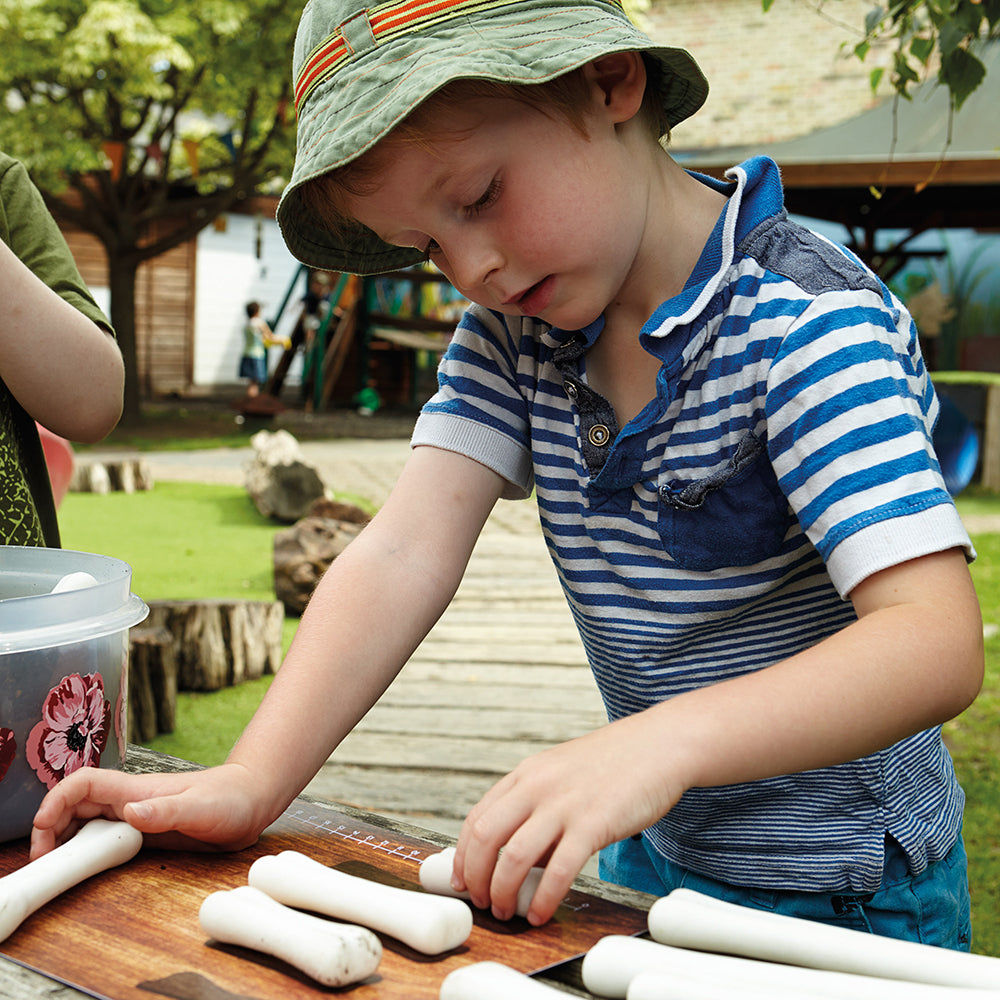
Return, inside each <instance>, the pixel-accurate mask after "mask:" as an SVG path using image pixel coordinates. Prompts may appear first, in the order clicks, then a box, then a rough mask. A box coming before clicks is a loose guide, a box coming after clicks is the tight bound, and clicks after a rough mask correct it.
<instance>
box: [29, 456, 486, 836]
mask: <svg viewBox="0 0 1000 1000" xmlns="http://www.w3.org/2000/svg"><path fill="white" fill-rule="evenodd" d="M502 486H503V480H502V479H501V477H500V476H498V475H497V474H496V473H494V472H492V471H491V470H489V469H487V468H486V467H485V466H483V465H480V464H479V463H477V462H474V461H472V460H471V459H467V458H464V457H462V456H459V455H457V454H454V453H451V452H446V451H441V450H439V449H436V448H427V447H422V448H415V449H414V451H413V452H412V454H411V456H410V458H409V460H408V461H407V464H406V467H405V468H404V470H403V473H402V475H401V477H400V479H399V482H398V483H397V485H396V487H395V488H394V490H393V492H392V495H391V496H390V497H389V499H388V500H387V501H386V503H385V505H384V506H383V507H382V509H381V510H380V511H379V513H378V514H377V515H376V516H375V517H374V518H373V520H372V521H371V523H370V524H369V525H368V526H367V527H366V528H365V529H364V530H363V531H362V532H361V534H360V535H359V536H358V537H357V538H356V539H355V540H354V541H353V542H351V544H350V545H349V546H348V547H347V548H346V549H345V550H344V552H343V553H342V554H341V555H340V556H338V557H337V559H336V560H335V561H334V562H333V564H332V565H331V567H330V569H329V570H328V571H327V573H326V574H325V576H324V577H323V579H322V580H321V581H320V584H319V586H318V587H317V589H316V592H315V593H314V594H313V597H312V600H311V601H310V603H309V605H308V607H307V608H306V610H305V613H304V614H303V616H302V621H301V623H300V625H299V628H298V631H297V632H296V635H295V639H294V641H293V643H292V646H291V649H290V650H289V652H288V655H287V657H286V658H285V661H284V663H283V664H282V666H281V668H280V670H279V671H278V673H277V675H276V677H275V679H274V681H273V683H272V685H271V687H270V689H269V691H268V693H267V695H266V696H265V697H264V700H263V701H262V703H261V705H260V707H259V708H258V710H257V712H256V713H255V715H254V717H253V719H252V720H251V721H250V723H249V724H248V726H247V728H246V730H245V732H244V733H243V735H242V737H241V738H240V740H239V741H238V743H237V744H236V747H235V748H234V749H233V751H232V753H231V754H230V756H229V759H228V761H227V762H226V764H224V765H223V766H222V767H219V768H212V769H210V770H208V771H203V772H195V773H191V774H183V775H176V774H174V775H134V776H130V775H123V774H121V773H118V772H114V771H101V770H89V771H86V772H84V771H81V772H77V773H76V774H73V775H70V776H69V777H67V778H66V779H64V780H63V781H62V782H60V783H59V784H58V785H57V786H56V787H55V788H54V789H53V790H52V791H51V792H49V794H48V795H47V796H46V798H45V800H44V801H43V803H42V805H41V806H40V807H39V810H38V813H37V815H36V817H35V829H34V831H33V833H32V853H33V856H37V855H39V854H42V853H44V852H45V851H47V850H50V849H51V848H52V847H54V846H55V844H56V843H57V842H58V841H59V840H60V839H62V838H63V837H64V835H65V834H66V833H68V832H70V833H71V832H72V830H73V829H74V828H75V826H76V825H77V824H78V822H79V821H80V820H84V819H88V818H92V817H93V816H96V815H102V816H108V817H111V818H124V819H125V820H127V821H128V822H129V823H131V824H132V825H133V826H135V827H137V828H138V829H140V830H142V831H143V832H144V833H146V834H148V835H152V834H166V836H164V837H159V838H150V839H151V842H156V843H158V844H159V845H161V846H181V845H187V846H190V845H191V842H192V841H195V842H200V843H202V844H205V843H209V844H213V845H218V846H222V847H226V848H239V847H243V846H246V845H247V844H250V843H252V842H253V841H254V840H255V839H256V838H257V836H258V835H259V833H260V832H261V831H262V830H263V829H264V827H266V826H267V825H268V824H269V823H271V822H272V821H273V820H274V819H275V818H276V817H277V816H279V815H280V813H281V812H282V810H283V809H284V808H285V807H286V806H287V805H288V803H289V802H291V800H292V799H293V798H294V797H295V796H296V795H297V794H298V793H299V792H300V791H301V790H302V789H303V788H304V787H305V785H306V784H307V783H308V782H309V781H310V779H311V778H312V777H313V776H314V775H315V774H316V772H317V771H318V770H319V768H320V766H321V765H322V764H323V762H324V761H325V760H326V759H327V757H328V756H329V755H330V753H331V752H332V751H333V750H334V748H335V747H336V746H337V745H338V744H339V743H340V741H341V740H342V739H343V738H344V737H345V736H346V735H347V734H348V733H349V732H350V730H351V729H352V728H353V727H354V725H355V724H356V723H357V722H358V721H359V720H360V719H361V717H362V716H363V715H364V714H365V712H367V711H368V709H369V708H370V707H371V706H372V705H373V704H374V703H375V702H376V701H377V700H378V698H379V696H380V695H381V694H382V692H383V691H384V690H385V688H386V687H388V685H389V683H390V682H391V681H392V679H393V678H394V677H395V676H396V674H397V673H398V672H399V670H400V668H401V667H402V666H403V664H404V663H405V662H406V660H407V659H408V658H409V656H410V654H411V653H412V652H413V650H414V649H415V648H416V646H417V645H418V644H419V643H420V641H421V640H422V639H423V637H424V636H425V635H426V633H427V632H428V630H429V629H430V628H431V626H432V625H433V624H434V623H435V621H436V620H437V619H438V617H439V616H440V615H441V613H442V612H443V611H444V609H445V607H446V606H447V604H448V602H449V601H450V600H451V598H452V596H453V595H454V593H455V590H456V589H457V587H458V584H459V582H460V580H461V578H462V574H463V572H464V570H465V567H466V564H467V563H468V560H469V556H470V555H471V553H472V549H473V546H474V545H475V542H476V539H477V537H478V535H479V532H480V530H481V528H482V526H483V523H484V522H485V520H486V517H487V516H488V515H489V512H490V510H491V509H492V507H493V505H494V503H495V502H496V500H497V498H498V496H499V495H500V492H501V489H502Z"/></svg>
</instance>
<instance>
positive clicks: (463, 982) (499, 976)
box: [438, 962, 566, 1000]
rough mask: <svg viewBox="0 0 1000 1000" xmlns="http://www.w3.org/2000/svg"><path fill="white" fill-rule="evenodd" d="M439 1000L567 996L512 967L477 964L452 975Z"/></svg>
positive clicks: (554, 999)
mask: <svg viewBox="0 0 1000 1000" xmlns="http://www.w3.org/2000/svg"><path fill="white" fill-rule="evenodd" d="M438 1000H566V994H565V993H564V992H563V991H562V990H557V989H553V988H552V987H551V986H546V985H545V984H544V983H540V982H538V981H537V980H535V979H532V978H531V976H526V975H525V974H524V973H523V972H518V971H517V970H516V969H512V968H510V966H508V965H501V964H500V963H499V962H476V963H474V964H473V965H463V966H462V968H460V969H455V971H454V972H449V973H448V975H447V976H445V978H444V982H443V983H441V991H440V992H439V993H438Z"/></svg>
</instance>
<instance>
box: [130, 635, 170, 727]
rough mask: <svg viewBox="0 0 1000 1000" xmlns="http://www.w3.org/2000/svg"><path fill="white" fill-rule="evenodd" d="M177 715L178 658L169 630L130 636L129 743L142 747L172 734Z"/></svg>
mask: <svg viewBox="0 0 1000 1000" xmlns="http://www.w3.org/2000/svg"><path fill="white" fill-rule="evenodd" d="M176 712H177V657H176V655H175V652H174V637H173V636H172V635H171V634H170V632H169V631H168V630H167V629H165V628H156V627H150V626H148V625H142V626H139V627H137V628H133V629H132V630H131V631H130V632H129V662H128V741H129V743H138V744H142V743H145V742H147V741H148V740H151V739H153V737H154V736H156V735H157V734H159V733H172V732H173V731H174V721H175V717H176Z"/></svg>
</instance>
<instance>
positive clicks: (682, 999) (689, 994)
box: [626, 972, 849, 1000]
mask: <svg viewBox="0 0 1000 1000" xmlns="http://www.w3.org/2000/svg"><path fill="white" fill-rule="evenodd" d="M840 996H841V997H843V998H845V1000H846V998H847V997H848V996H849V994H847V993H842V994H840ZM626 1000H827V997H826V996H825V995H824V994H822V993H810V992H805V991H803V990H799V989H793V990H792V991H790V992H788V991H785V990H783V989H774V988H773V987H770V986H750V985H748V984H747V983H741V982H736V981H731V980H727V981H725V982H719V981H718V980H708V979H702V978H701V977H700V976H693V975H687V974H685V973H681V974H680V975H678V974H676V973H673V972H671V973H667V974H664V973H656V972H641V973H640V974H639V975H638V976H636V977H635V979H633V980H632V982H630V983H629V984H628V993H627V994H626Z"/></svg>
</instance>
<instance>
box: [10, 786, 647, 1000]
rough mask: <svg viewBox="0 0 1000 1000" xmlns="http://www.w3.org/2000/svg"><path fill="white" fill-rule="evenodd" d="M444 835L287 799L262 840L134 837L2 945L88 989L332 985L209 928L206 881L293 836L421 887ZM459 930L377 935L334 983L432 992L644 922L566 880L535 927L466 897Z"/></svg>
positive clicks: (202, 993) (235, 881)
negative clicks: (217, 940)
mask: <svg viewBox="0 0 1000 1000" xmlns="http://www.w3.org/2000/svg"><path fill="white" fill-rule="evenodd" d="M439 848H440V845H439V844H437V843H435V842H433V841H430V840H424V839H421V838H417V837H413V836H411V835H409V834H406V833H402V832H400V831H399V830H398V829H396V828H394V827H393V826H392V824H389V823H382V822H380V821H378V820H377V817H367V818H360V817H359V816H358V814H356V813H353V814H352V813H349V812H345V811H344V810H342V809H334V808H331V807H329V806H326V805H321V804H318V803H314V802H310V801H308V800H305V799H299V800H296V802H295V803H293V805H292V806H291V807H289V809H288V810H287V811H286V812H285V814H284V815H283V816H282V817H281V819H279V821H278V822H277V823H276V824H274V825H273V826H272V827H271V828H270V829H269V830H268V832H267V833H266V834H265V836H264V837H263V838H262V839H261V841H260V843H259V844H257V845H256V846H255V847H252V848H249V849H247V850H246V851H241V852H239V853H237V854H212V853H207V854H196V853H187V852H167V851H154V850H150V849H144V850H143V851H141V852H140V853H139V855H138V856H137V857H136V858H134V859H133V860H132V861H130V862H128V863H127V864H125V865H123V866H121V867H119V868H116V869H112V870H111V871H108V872H104V873H102V874H100V875H98V876H95V877H94V878H91V879H88V880H87V881H86V882H84V883H82V884H81V885H79V886H76V887H75V888H73V889H71V890H70V891H69V892H67V893H64V894H63V895H62V896H60V897H58V898H57V899H55V900H53V901H52V902H51V903H49V904H48V905H47V906H45V907H43V908H42V909H41V910H39V911H38V912H37V913H35V914H34V915H33V916H31V917H29V918H28V920H26V921H25V922H24V923H23V924H22V925H21V927H20V928H19V929H18V930H17V931H15V932H14V934H12V935H11V936H10V937H9V938H8V939H7V940H6V941H5V942H3V943H2V944H0V952H2V953H3V954H4V955H6V956H8V957H10V958H12V959H14V960H16V961H19V962H22V963H25V964H27V965H29V966H31V967H33V968H36V969H39V970H42V971H44V972H45V973H46V974H48V975H51V976H54V977H58V978H59V979H61V980H63V981H64V982H66V983H69V984H73V985H76V986H78V987H80V988H81V989H84V990H87V991H89V992H91V993H92V994H95V995H99V996H104V997H111V998H114V1000H149V998H150V995H156V994H159V995H161V996H163V995H166V996H173V997H176V998H181V1000H197V998H199V997H206V996H212V995H215V996H219V995H220V994H219V992H218V991H219V990H222V991H225V993H228V994H235V995H236V996H239V997H254V998H257V1000H269V998H274V1000H313V998H317V997H324V996H329V995H330V993H329V991H328V990H325V989H323V988H320V987H318V986H317V985H315V984H314V983H312V982H311V981H310V980H308V979H307V978H306V977H304V976H302V975H301V974H300V973H298V972H297V971H296V970H294V969H292V968H291V967H289V966H287V965H285V964H284V963H282V962H279V961H277V960H272V959H269V958H266V957H265V956H261V955H258V954H256V953H253V952H249V951H247V950H244V949H239V948H234V947H229V946H219V945H215V944H214V943H212V942H210V941H209V940H208V939H207V938H206V936H205V935H204V934H203V933H202V932H201V929H200V927H199V924H198V918H197V914H198V908H199V907H200V905H201V902H202V900H203V899H204V898H205V896H206V895H208V894H209V893H210V892H212V891H215V890H217V889H226V888H235V887H236V886H238V885H242V884H245V881H246V872H247V869H248V868H249V866H250V864H251V863H252V861H253V860H255V859H256V858H257V857H260V856H262V855H264V854H273V853H276V852H278V851H280V850H289V849H291V850H299V851H302V852H303V853H306V854H308V855H309V856H310V857H313V858H315V859H316V860H319V861H320V862H322V863H323V864H327V865H330V866H334V867H342V868H345V869H346V870H349V871H352V872H353V873H356V874H361V875H362V876H363V877H370V878H373V879H377V880H379V881H391V882H401V883H404V884H406V885H408V886H410V887H412V888H415V889H418V888H419V886H418V876H417V872H418V868H419V864H420V862H421V861H422V860H423V859H424V858H426V857H427V856H428V855H430V854H432V853H435V852H436V851H437V850H438V849H439ZM26 859H27V844H26V842H23V841H15V842H13V843H11V844H8V845H3V846H2V847H0V874H6V873H8V872H10V871H13V870H14V869H15V868H17V867H20V866H21V865H22V864H24V863H25V861H26ZM474 920H475V926H474V928H473V932H472V935H471V937H470V938H469V941H468V943H467V944H466V945H465V946H463V947H461V948H458V949H456V950H454V951H452V952H449V953H447V954H446V955H443V956H438V957H435V958H428V957H427V956H423V955H418V954H416V953H414V952H412V951H411V950H410V949H408V948H406V947H405V946H404V945H402V944H400V943H399V942H397V941H395V940H393V939H391V938H387V937H385V936H383V937H382V941H383V947H384V949H385V952H384V955H383V959H382V964H381V966H380V967H379V970H378V972H377V974H376V975H375V976H373V977H371V978H370V979H368V980H366V981H365V982H364V983H361V984H358V985H357V986H355V987H353V988H351V987H348V988H344V989H342V990H339V991H337V995H338V996H350V997H355V996H356V997H359V998H363V1000H424V998H426V1000H435V998H437V996H438V993H439V990H440V984H441V981H442V980H443V979H444V977H445V976H446V975H447V974H448V973H449V972H451V971H452V970H453V969H456V968H459V967H460V966H462V965H466V964H469V963H471V962H478V961H486V960H494V961H502V962H504V963H505V964H506V965H509V966H511V967H513V968H516V969H520V970H521V971H524V972H531V971H534V970H538V969H542V968H545V967H548V966H551V965H554V964H556V963H559V962H562V961H565V960H567V959H570V958H572V957H573V956H576V955H580V954H582V953H583V952H585V951H586V950H587V949H588V948H590V947H591V946H592V945H593V944H594V943H596V941H597V940H599V939H600V938H601V937H603V936H604V935H606V934H612V933H625V934H633V933H637V932H639V931H641V930H643V929H644V927H645V913H644V912H643V911H642V910H634V909H631V908H629V907H625V906H622V905H620V904H617V903H614V902H609V901H605V900H602V899H600V898H598V897H596V896H593V895H590V894H588V893H584V892H581V891H579V890H574V891H572V892H571V893H570V894H569V895H568V896H567V897H566V899H565V900H564V901H563V903H562V905H561V906H560V907H559V909H558V911H557V913H556V916H555V917H554V919H553V920H551V921H550V922H549V923H548V924H546V925H545V926H544V927H540V928H531V927H529V925H528V924H527V923H526V922H525V921H523V920H519V919H515V920H513V921H510V922H508V923H506V924H500V923H499V922H497V921H495V920H493V918H492V917H491V916H490V915H489V914H488V913H486V912H484V911H475V913H474Z"/></svg>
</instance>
